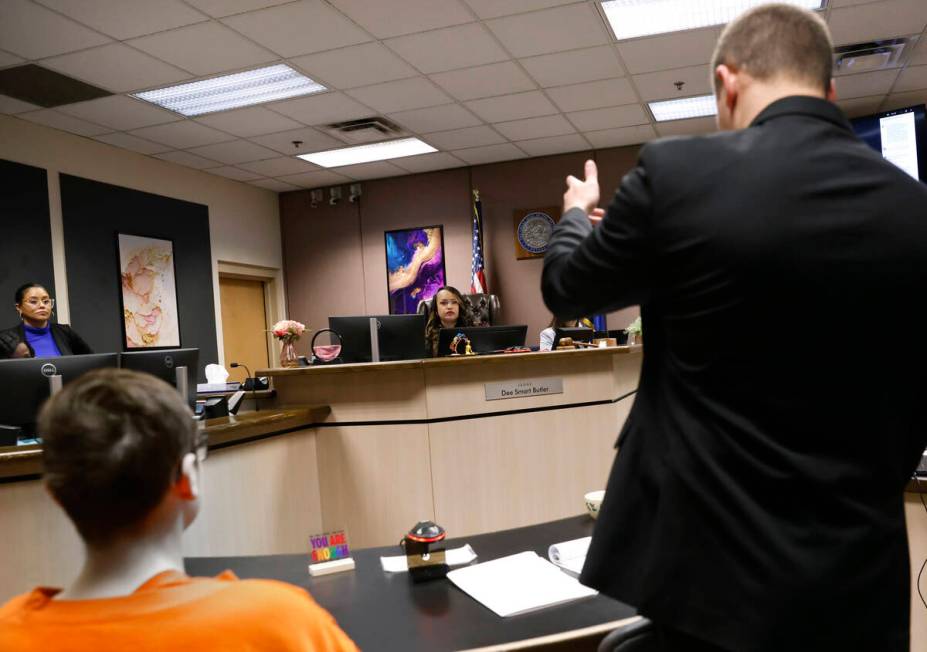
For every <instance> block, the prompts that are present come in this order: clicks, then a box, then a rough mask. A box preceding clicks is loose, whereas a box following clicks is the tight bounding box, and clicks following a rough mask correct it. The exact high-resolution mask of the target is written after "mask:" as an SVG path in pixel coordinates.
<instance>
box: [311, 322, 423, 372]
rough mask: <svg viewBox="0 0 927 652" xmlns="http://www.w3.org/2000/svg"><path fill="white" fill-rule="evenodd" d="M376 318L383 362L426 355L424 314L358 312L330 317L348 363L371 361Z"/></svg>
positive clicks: (418, 357) (419, 357)
mask: <svg viewBox="0 0 927 652" xmlns="http://www.w3.org/2000/svg"><path fill="white" fill-rule="evenodd" d="M371 318H373V319H376V320H377V334H378V337H377V342H378V344H379V350H380V361H381V362H392V361H395V360H421V359H422V358H424V357H425V315H359V316H355V317H329V318H328V327H329V328H330V329H332V330H333V331H335V332H336V333H338V334H339V335H340V336H341V358H342V360H344V361H345V362H370V361H371V360H372V359H373V355H372V352H371V349H370V319H371Z"/></svg>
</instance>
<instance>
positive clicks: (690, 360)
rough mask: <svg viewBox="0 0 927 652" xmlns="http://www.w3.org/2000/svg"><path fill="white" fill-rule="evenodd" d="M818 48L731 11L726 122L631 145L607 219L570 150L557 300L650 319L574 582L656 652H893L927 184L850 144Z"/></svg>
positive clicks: (793, 30) (900, 640) (904, 629)
mask: <svg viewBox="0 0 927 652" xmlns="http://www.w3.org/2000/svg"><path fill="white" fill-rule="evenodd" d="M832 51H833V48H832V44H831V40H830V37H829V34H828V31H827V27H826V25H825V23H824V22H823V20H822V19H821V18H820V17H819V16H818V15H817V14H814V13H811V12H807V11H805V10H800V9H797V8H795V7H791V6H786V5H766V6H763V7H760V8H758V9H755V10H753V11H751V12H749V13H746V14H744V15H743V16H742V17H741V18H739V19H738V20H736V21H734V22H733V23H731V24H730V25H728V27H727V28H726V29H725V30H724V32H723V33H722V35H721V37H720V40H719V42H718V45H717V49H716V51H715V54H714V59H713V63H712V67H711V70H712V73H713V77H714V84H715V93H716V95H717V105H718V123H719V125H720V127H721V129H722V130H723V131H722V132H721V133H717V134H713V135H709V136H704V137H692V138H671V139H666V140H658V141H655V142H652V143H649V144H648V145H646V146H644V147H643V149H642V150H641V152H640V156H639V160H638V163H637V166H636V167H635V168H634V169H633V170H631V172H630V173H628V174H627V176H625V178H624V179H623V181H622V183H621V186H620V187H619V189H618V191H617V193H616V194H615V196H614V198H613V199H612V202H611V204H610V205H609V207H608V210H607V211H604V212H603V211H601V209H596V206H597V204H598V202H599V188H598V182H597V176H596V175H597V170H596V167H595V164H594V163H593V162H591V161H589V162H587V164H586V169H585V179H584V180H580V179H576V178H573V177H570V178H568V180H567V183H568V189H567V192H566V194H565V195H564V215H563V218H562V219H561V220H560V223H559V225H558V226H557V227H556V229H555V230H554V233H553V237H552V240H551V243H550V249H549V251H548V253H547V256H546V258H545V260H544V270H543V275H542V289H543V294H544V298H545V301H546V303H547V306H548V307H549V308H550V310H551V311H552V312H554V313H555V314H558V315H563V316H578V315H582V314H589V313H594V312H596V313H597V312H605V311H608V310H614V309H617V308H620V307H623V306H629V305H633V304H640V306H641V312H642V316H643V320H644V321H645V322H646V323H647V341H646V343H645V345H644V359H643V366H642V371H641V377H640V384H639V391H638V393H637V396H636V398H635V402H634V406H633V408H632V410H631V413H630V416H629V417H628V419H627V422H626V425H625V427H624V429H623V430H622V432H621V435H620V437H619V440H618V447H619V451H618V454H617V457H616V460H615V463H614V466H613V468H612V471H611V476H610V478H609V481H608V485H607V491H606V495H605V500H604V503H603V504H602V507H601V511H600V513H599V518H598V521H597V523H596V527H595V532H594V535H593V538H592V544H591V547H590V549H589V553H588V556H587V559H586V564H585V567H584V568H583V572H582V576H581V581H582V582H583V583H584V584H587V585H589V586H592V587H594V588H596V589H598V590H600V591H601V592H603V593H605V594H607V595H610V596H612V597H615V598H617V599H619V600H622V601H624V602H627V603H629V604H632V605H635V606H636V607H637V608H638V609H639V611H640V613H641V614H642V615H644V616H646V617H648V618H650V619H651V620H652V621H653V622H654V623H655V625H656V629H657V634H658V636H659V638H660V640H661V641H662V643H663V649H667V650H686V651H689V650H736V651H737V652H750V651H760V650H763V651H766V650H768V651H774V650H775V651H783V650H836V649H843V650H878V651H879V652H886V651H900V650H907V649H908V645H909V617H910V575H909V562H908V546H907V539H906V532H905V518H904V511H903V507H904V505H903V497H902V496H903V492H904V489H905V485H906V482H907V481H908V479H909V478H910V476H911V474H912V472H913V471H914V469H915V466H916V464H917V461H918V458H919V456H920V454H921V451H923V450H924V446H925V443H927V412H925V411H924V408H923V405H924V396H925V395H927V381H925V374H924V369H925V368H927V337H925V336H924V332H923V330H924V324H925V323H927V302H925V301H924V288H927V215H925V213H924V207H925V206H927V188H925V186H924V185H923V184H921V183H918V182H917V181H916V180H914V179H912V178H911V177H909V176H908V175H907V174H906V173H905V172H903V171H902V170H901V169H899V168H897V167H895V166H894V165H893V164H892V163H889V162H887V161H885V160H883V159H882V157H881V156H879V154H878V153H877V152H875V151H873V150H871V149H870V148H869V147H867V146H866V145H865V144H863V143H862V142H861V141H859V140H858V139H857V138H856V137H855V136H854V134H853V132H852V131H851V129H850V126H849V124H848V123H847V121H846V119H845V118H844V116H843V114H842V113H841V112H840V110H839V109H838V108H837V107H836V106H835V105H834V104H832V100H833V99H834V87H833V82H832V80H831V74H832V70H831V66H832V59H831V57H832ZM603 214H604V217H602V218H601V221H600V220H599V216H601V215H603ZM590 218H591V219H590ZM861 321H877V322H878V324H879V327H880V332H881V333H883V334H884V337H883V338H881V339H880V341H879V343H878V344H877V345H876V346H874V347H872V348H866V347H861V346H860V344H861V342H860V339H859V337H858V332H859V331H858V324H859V323H860V322H861ZM786 329H792V330H791V332H789V331H788V330H786Z"/></svg>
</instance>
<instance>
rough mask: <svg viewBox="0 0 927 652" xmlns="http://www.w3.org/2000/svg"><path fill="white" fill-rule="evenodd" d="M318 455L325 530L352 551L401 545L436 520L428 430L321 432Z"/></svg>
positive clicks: (356, 428) (399, 427) (420, 427)
mask: <svg viewBox="0 0 927 652" xmlns="http://www.w3.org/2000/svg"><path fill="white" fill-rule="evenodd" d="M318 450H319V481H320V486H321V492H322V522H323V525H324V529H325V530H326V531H329V530H341V529H344V530H346V531H347V534H348V542H349V544H350V545H351V546H352V547H354V548H365V547H369V546H385V545H392V544H398V542H399V540H400V539H401V538H402V536H403V535H404V534H405V533H406V532H407V531H408V530H409V528H411V527H412V526H413V525H415V523H417V522H418V521H421V520H429V519H433V518H434V517H435V513H434V496H433V494H432V488H431V463H430V456H429V446H428V426H427V425H424V424H421V425H397V426H353V427H336V428H320V429H319V448H318ZM396 552H397V554H399V548H398V546H397V548H396Z"/></svg>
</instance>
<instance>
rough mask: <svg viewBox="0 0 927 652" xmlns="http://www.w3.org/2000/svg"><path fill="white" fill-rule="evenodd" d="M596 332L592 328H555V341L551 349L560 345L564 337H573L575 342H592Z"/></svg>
mask: <svg viewBox="0 0 927 652" xmlns="http://www.w3.org/2000/svg"><path fill="white" fill-rule="evenodd" d="M593 335H594V332H593V330H592V329H591V328H584V327H576V328H555V329H554V343H553V345H552V346H551V349H553V350H555V349H556V348H557V347H558V346H559V345H560V340H561V339H562V338H564V337H569V338H571V339H572V340H573V341H574V342H592V337H593Z"/></svg>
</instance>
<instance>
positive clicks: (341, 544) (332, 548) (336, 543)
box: [309, 530, 351, 564]
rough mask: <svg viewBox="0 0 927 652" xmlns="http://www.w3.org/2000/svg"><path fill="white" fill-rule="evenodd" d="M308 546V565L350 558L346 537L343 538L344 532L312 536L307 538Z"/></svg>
mask: <svg viewBox="0 0 927 652" xmlns="http://www.w3.org/2000/svg"><path fill="white" fill-rule="evenodd" d="M309 545H310V553H309V554H310V557H311V558H312V561H311V562H310V563H312V564H318V563H321V562H324V561H334V560H336V559H345V558H346V557H350V556H351V550H350V549H349V548H348V537H347V536H345V534H344V530H339V531H338V532H328V533H325V534H314V535H312V536H311V537H309Z"/></svg>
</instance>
